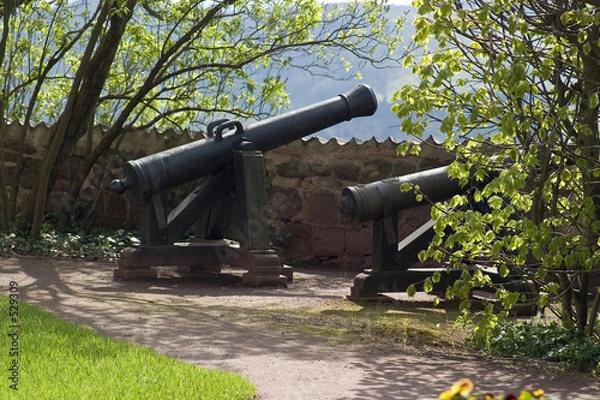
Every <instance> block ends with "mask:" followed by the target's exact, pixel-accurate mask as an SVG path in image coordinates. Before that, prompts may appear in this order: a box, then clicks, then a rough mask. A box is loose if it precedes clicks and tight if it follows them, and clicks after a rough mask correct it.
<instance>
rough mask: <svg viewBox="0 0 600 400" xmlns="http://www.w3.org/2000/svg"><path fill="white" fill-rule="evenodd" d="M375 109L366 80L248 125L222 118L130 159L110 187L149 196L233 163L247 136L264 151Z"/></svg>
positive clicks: (119, 190) (113, 189) (372, 112)
mask: <svg viewBox="0 0 600 400" xmlns="http://www.w3.org/2000/svg"><path fill="white" fill-rule="evenodd" d="M376 110H377V99H376V97H375V93H374V92H373V90H372V89H371V88H370V87H369V86H367V85H359V86H357V87H356V88H354V89H352V90H351V91H349V92H348V93H345V94H340V95H339V96H336V97H334V98H331V99H329V100H324V101H321V102H318V103H315V104H312V105H309V106H306V107H303V108H300V109H298V110H294V111H290V112H287V113H284V114H281V115H278V116H275V117H272V118H268V119H265V120H263V121H259V122H256V123H254V124H251V125H249V126H248V127H247V128H245V127H243V126H242V124H241V123H240V122H239V121H225V122H223V121H220V122H222V124H221V125H219V126H216V128H215V127H213V128H214V129H215V131H216V133H215V134H213V135H212V136H211V137H209V138H206V139H202V140H198V141H196V142H193V143H189V144H186V145H183V146H178V147H175V148H172V149H169V150H166V151H162V152H160V153H156V154H153V155H150V156H146V157H142V158H139V159H137V160H133V161H128V162H126V163H125V165H124V167H123V173H124V178H123V179H115V180H113V181H112V182H111V184H110V187H111V190H112V191H113V192H115V193H118V194H120V193H123V192H124V191H125V190H128V189H132V190H133V191H134V193H135V194H136V195H140V196H148V195H149V194H151V193H152V192H157V191H160V190H162V189H168V188H173V187H176V186H179V185H181V184H183V183H186V182H189V181H192V180H195V179H197V178H200V177H202V176H205V175H208V174H209V173H212V172H217V171H219V170H221V169H223V168H224V167H225V166H227V165H228V164H230V163H231V161H232V150H233V149H235V148H236V147H237V146H238V145H239V143H241V142H242V141H249V142H251V143H252V144H253V145H254V146H255V148H256V149H257V150H260V151H263V152H264V151H268V150H272V149H274V148H277V147H279V146H282V145H284V144H287V143H290V142H292V141H294V140H297V139H300V138H302V137H304V136H307V135H310V134H312V133H315V132H318V131H320V130H323V129H325V128H328V127H330V126H333V125H335V124H338V123H340V122H342V121H349V120H351V119H352V118H355V117H361V116H369V115H373V114H374V113H375V111H376ZM209 131H210V130H209ZM223 131H225V133H223ZM209 133H210V132H209Z"/></svg>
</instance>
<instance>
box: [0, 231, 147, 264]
mask: <svg viewBox="0 0 600 400" xmlns="http://www.w3.org/2000/svg"><path fill="white" fill-rule="evenodd" d="M135 244H139V239H138V238H137V236H136V233H135V232H127V231H125V230H122V229H118V230H115V231H103V230H99V229H94V230H91V231H88V232H84V231H82V230H79V229H76V228H72V229H70V230H60V231H59V230H55V229H53V228H52V227H51V226H50V225H49V224H45V225H44V229H43V230H42V232H41V235H40V238H39V240H35V239H32V238H31V236H29V233H28V232H24V231H19V230H17V229H16V228H15V229H13V230H11V231H9V232H0V253H1V254H16V255H30V256H45V257H85V258H92V259H116V258H117V257H118V256H119V254H120V253H121V250H123V249H124V248H125V247H128V246H131V245H135Z"/></svg>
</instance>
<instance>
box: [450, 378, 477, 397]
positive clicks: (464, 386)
mask: <svg viewBox="0 0 600 400" xmlns="http://www.w3.org/2000/svg"><path fill="white" fill-rule="evenodd" d="M450 391H451V392H452V393H453V394H460V395H461V396H463V397H467V396H468V395H470V394H471V391H473V382H471V380H470V379H461V380H459V381H458V382H456V383H455V384H454V385H452V388H451V389H450Z"/></svg>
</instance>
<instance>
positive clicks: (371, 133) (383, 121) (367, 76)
mask: <svg viewBox="0 0 600 400" xmlns="http://www.w3.org/2000/svg"><path fill="white" fill-rule="evenodd" d="M407 13H408V14H407ZM405 14H407V15H406V16H405ZM414 15H415V11H414V8H412V7H410V6H399V5H396V6H391V7H390V20H392V21H393V20H396V18H398V17H400V16H405V18H406V19H407V21H406V23H405V24H404V28H403V32H402V36H403V37H404V44H401V47H402V46H404V45H407V44H408V43H409V42H410V40H411V37H412V36H413V35H414V28H413V27H412V18H414ZM402 51H403V49H402V48H400V49H399V50H398V53H399V54H401V53H402ZM360 72H361V75H362V80H360V81H355V80H351V81H338V80H334V79H331V78H324V77H319V76H310V75H308V74H307V73H305V72H302V71H299V70H294V71H289V72H288V73H287V75H285V78H287V79H288V93H289V95H290V100H291V102H292V105H291V107H292V109H294V108H299V107H302V106H305V105H308V104H311V103H315V102H317V101H321V100H325V99H328V98H330V97H333V96H335V95H336V94H339V93H345V92H347V91H348V90H350V89H352V88H353V87H355V86H356V85H358V84H359V83H364V84H367V85H369V86H370V87H371V88H372V89H373V90H374V91H375V93H376V95H377V99H378V109H377V112H376V113H375V115H373V116H372V117H361V118H356V119H354V120H352V121H350V122H345V123H341V124H338V125H336V126H333V127H331V128H328V129H326V130H323V131H321V132H319V133H317V134H316V135H315V136H318V137H322V138H325V139H330V138H332V137H337V138H341V139H346V140H348V139H351V138H352V137H355V138H357V139H362V140H367V139H370V138H372V137H375V138H377V139H381V140H384V139H387V138H388V137H392V138H396V139H399V140H404V139H406V135H405V134H404V133H402V132H401V131H400V120H399V119H398V117H396V115H395V114H394V113H392V111H391V107H392V103H391V102H390V100H391V98H392V96H393V95H394V93H395V92H396V91H397V90H398V89H400V87H401V86H402V85H404V84H405V83H407V82H409V81H411V80H414V79H415V78H414V76H413V75H412V74H411V73H410V71H408V70H407V69H405V68H402V67H394V68H392V67H390V68H385V69H376V68H374V67H372V66H366V67H365V68H364V69H361V70H360Z"/></svg>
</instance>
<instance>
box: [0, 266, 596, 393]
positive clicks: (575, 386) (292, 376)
mask: <svg viewBox="0 0 600 400" xmlns="http://www.w3.org/2000/svg"><path fill="white" fill-rule="evenodd" d="M114 267H115V265H114V264H108V263H99V262H86V261H72V260H54V259H52V260H49V259H36V258H0V290H2V291H4V292H5V294H7V293H8V284H9V282H10V281H11V280H14V281H16V282H18V284H19V287H20V293H21V295H22V296H23V298H25V299H26V300H27V301H29V302H31V303H36V304H39V305H41V306H42V307H44V308H45V309H47V310H49V311H52V312H53V313H55V314H57V315H59V316H60V317H62V318H64V319H67V320H70V321H74V322H76V323H79V324H83V325H86V326H88V327H91V328H93V329H96V330H98V331H100V332H102V333H103V334H105V335H108V336H111V337H113V338H118V339H127V340H129V341H132V342H135V343H138V344H141V345H145V346H149V347H153V348H155V349H156V350H158V351H161V352H164V353H166V354H168V355H170V356H173V357H178V358H180V359H182V360H185V361H188V362H191V363H194V364H196V365H199V366H202V367H211V368H222V369H227V370H231V371H235V372H237V373H240V374H242V375H243V376H246V377H247V378H249V379H250V380H251V381H252V382H254V383H255V384H256V385H257V387H258V389H259V393H260V398H261V399H262V400H287V399H289V400H308V399H311V400H313V399H314V400H334V399H335V400H338V399H416V398H419V399H428V398H431V399H434V398H437V394H438V393H439V392H441V391H442V390H444V389H446V388H447V387H448V386H449V385H450V384H451V383H452V382H454V381H456V380H458V379H460V378H463V377H468V378H471V379H473V380H474V381H476V382H477V388H478V389H482V390H489V391H499V390H508V389H514V388H537V387H542V388H544V389H545V390H546V392H547V393H551V394H554V395H555V396H556V398H557V399H565V400H566V399H578V400H592V399H598V396H599V395H598V392H599V389H600V382H599V381H598V380H595V379H593V378H586V379H582V378H581V377H580V376H579V375H576V374H565V373H559V372H558V371H557V370H556V369H554V368H542V367H540V366H524V367H519V366H516V365H510V363H507V362H500V361H490V360H485V359H480V358H476V357H467V356H461V355H458V354H457V355H441V354H438V355H436V354H425V353H420V352H419V351H418V350H415V349H409V348H407V349H404V350H394V351H388V352H385V353H382V352H381V351H373V350H370V349H366V348H362V349H360V348H354V349H350V348H344V347H340V346H330V345H328V344H327V343H324V342H320V341H318V340H316V339H310V338H307V337H305V336H302V335H299V334H297V333H296V332H295V331H294V330H292V329H290V328H289V326H288V325H286V324H280V326H279V325H277V324H269V326H268V327H267V326H262V325H261V324H258V323H257V322H256V321H255V320H254V319H253V317H252V314H251V313H250V314H249V313H247V312H245V311H244V310H256V309H261V308H273V307H277V308H288V307H289V308H293V307H308V306H318V305H324V306H326V305H327V302H330V301H346V300H344V299H345V296H346V295H347V294H348V292H349V287H350V286H351V281H352V276H343V274H338V273H332V272H327V273H325V272H323V271H310V270H305V271H297V272H296V274H295V277H296V281H295V282H294V283H293V284H291V285H290V286H289V287H288V288H247V287H239V286H238V285H231V284H229V285H228V284H227V282H212V283H210V282H202V281H198V280H193V281H190V280H182V279H159V280H154V281H150V282H115V281H113V279H112V268H114ZM274 326H275V328H273V327H274ZM567 393H570V396H569V395H567Z"/></svg>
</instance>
